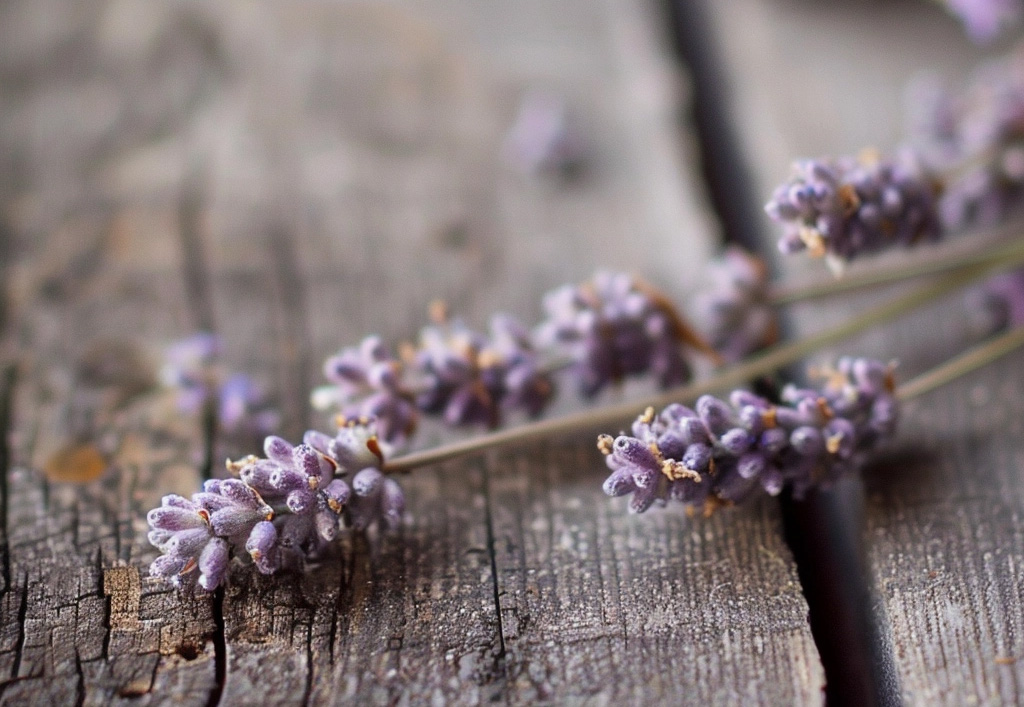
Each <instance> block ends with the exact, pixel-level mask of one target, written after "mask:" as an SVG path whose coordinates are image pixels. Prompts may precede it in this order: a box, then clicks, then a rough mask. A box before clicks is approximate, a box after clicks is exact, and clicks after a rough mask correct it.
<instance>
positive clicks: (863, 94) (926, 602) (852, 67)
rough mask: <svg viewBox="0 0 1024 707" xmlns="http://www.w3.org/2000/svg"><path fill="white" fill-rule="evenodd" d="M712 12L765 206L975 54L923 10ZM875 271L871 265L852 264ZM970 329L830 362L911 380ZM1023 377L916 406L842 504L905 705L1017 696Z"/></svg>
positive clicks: (928, 333)
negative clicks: (791, 176)
mask: <svg viewBox="0 0 1024 707" xmlns="http://www.w3.org/2000/svg"><path fill="white" fill-rule="evenodd" d="M709 6H710V7H713V8H714V11H713V17H714V20H715V26H716V34H717V36H718V37H719V38H720V39H721V42H722V44H721V46H722V48H723V50H724V56H725V57H726V64H727V68H728V71H727V72H726V76H725V79H726V80H727V82H728V84H729V86H730V98H731V101H732V103H733V106H734V107H735V116H736V121H737V126H738V133H739V134H740V135H741V136H742V138H743V140H744V142H745V144H746V148H745V149H746V154H747V156H748V159H749V166H750V168H751V170H752V172H753V174H754V176H755V181H756V182H757V183H758V184H759V185H760V189H761V194H762V195H763V197H764V199H767V198H768V196H769V195H770V193H771V190H772V188H773V187H774V186H775V184H777V183H778V182H780V181H781V180H782V179H783V178H785V176H786V173H787V168H788V167H787V166H788V163H789V162H790V160H792V159H793V158H796V157H810V156H820V155H834V154H841V153H851V152H856V151H857V150H859V149H860V148H862V147H865V146H870V147H879V148H881V149H883V150H884V149H888V148H890V147H892V146H893V145H895V144H896V143H897V142H898V141H899V140H900V139H901V137H902V134H903V133H902V117H903V110H902V108H903V107H902V101H903V96H904V89H905V86H906V84H907V82H908V81H909V80H910V79H911V78H912V77H913V76H915V75H917V74H919V73H923V72H937V73H938V74H939V75H940V76H942V77H945V78H947V79H949V80H950V81H951V82H953V83H954V85H955V82H956V81H958V80H962V79H963V78H964V77H965V76H966V75H967V74H968V73H969V72H970V70H971V68H972V66H973V65H974V63H975V62H976V61H978V60H979V59H980V58H981V57H982V56H983V55H984V52H982V51H981V50H979V49H977V48H974V47H971V46H969V45H968V43H967V41H966V40H965V39H964V38H963V36H962V33H961V30H960V28H959V27H957V26H956V24H955V23H954V22H953V21H952V20H951V19H950V18H948V17H945V16H944V15H943V14H942V13H941V11H940V10H938V9H937V8H936V7H932V6H931V4H929V3H919V4H918V3H870V2H864V3H856V2H850V3H827V4H809V3H798V2H787V1H786V0H775V1H773V2H748V1H746V0H734V1H732V2H722V3H719V2H715V3H711V4H710V5H709ZM740 18H743V20H742V21H741V20H740ZM766 228H767V229H768V232H769V233H772V234H773V235H774V233H775V231H774V230H772V229H771V227H770V226H767V225H766ZM886 257H887V258H894V259H897V260H898V259H899V258H900V257H901V256H898V255H897V256H889V255H887V256H886ZM818 265H820V264H818V263H813V264H808V263H806V262H804V261H803V259H794V260H792V261H789V262H787V263H783V264H781V268H782V270H783V271H784V272H785V273H786V274H787V275H788V276H790V277H799V276H801V275H804V274H806V273H807V272H808V271H809V270H810V269H811V267H816V266H818ZM870 267H871V261H870V259H869V260H866V261H864V262H863V263H855V264H854V265H853V268H870ZM893 291H894V290H892V289H888V290H885V291H881V292H877V293H870V294H868V295H866V296H858V297H856V298H851V297H844V298H842V301H839V302H826V303H823V304H821V305H818V304H815V305H813V306H805V307H799V308H795V309H794V311H793V313H792V314H793V316H792V319H791V322H792V324H793V328H794V331H795V332H801V331H802V332H807V331H811V330H815V329H818V328H821V327H822V326H824V325H826V324H827V322H829V321H833V320H835V319H836V318H839V317H843V316H847V315H848V314H849V313H851V312H853V311H855V310H858V309H861V308H863V307H866V306H869V305H870V304H871V303H872V302H877V301H880V300H882V299H884V298H886V297H889V296H891V293H892V292H893ZM971 322H972V320H971V318H970V316H969V313H968V311H967V305H966V301H965V299H964V297H963V296H962V295H958V296H954V297H949V298H946V299H945V300H944V301H942V302H939V303H936V304H934V305H932V306H929V307H927V308H925V310H923V311H921V312H919V313H917V314H915V315H914V316H912V317H907V318H904V319H902V320H901V321H900V322H898V323H894V324H893V325H891V326H888V327H884V328H881V329H879V330H877V331H874V332H872V333H870V334H868V335H864V336H862V337H859V338H858V339H857V340H855V341H853V342H851V343H850V344H849V345H847V346H844V347H842V349H838V350H836V351H835V352H831V353H833V354H837V353H855V354H870V355H873V356H877V357H882V358H891V359H897V360H899V362H900V367H899V375H900V377H901V378H904V379H906V378H909V377H911V376H913V375H915V374H917V373H920V372H923V371H924V370H927V369H928V368H929V367H930V366H933V365H936V364H938V363H940V362H942V361H943V360H945V359H946V358H948V357H949V356H951V355H953V354H955V353H957V352H959V351H962V350H963V349H964V348H966V347H967V346H968V345H970V344H971V343H973V342H975V341H977V333H976V330H975V329H974V328H972V324H971ZM828 354H829V352H825V353H824V354H823V355H822V356H821V357H818V358H820V359H821V360H825V359H826V357H827V356H828ZM1022 363H1024V355H1022V354H1021V353H1020V352H1018V353H1015V354H1013V355H1011V356H1010V357H1008V358H1007V359H1006V360H1005V361H1002V362H1000V363H998V364H996V365H994V366H991V367H989V368H987V369H985V370H984V371H980V372H977V373H975V374H973V375H971V376H970V377H969V378H967V379H964V380H962V381H960V382H958V383H955V384H953V385H950V386H948V387H947V388H945V389H943V390H941V391H937V392H935V393H932V394H930V395H928V396H926V397H924V398H922V399H920V400H916V401H913V402H911V403H910V404H908V405H907V406H906V410H905V414H904V419H903V424H902V430H901V431H900V433H899V436H898V439H897V441H895V442H894V444H893V446H892V448H891V450H889V451H888V452H886V453H885V454H883V455H882V457H881V458H880V459H879V460H878V462H877V463H876V464H873V465H872V466H871V468H869V469H868V470H866V472H865V478H866V481H865V485H864V489H866V492H865V490H864V489H861V488H852V489H851V488H846V489H845V490H843V491H842V492H841V493H843V494H845V497H846V499H847V503H848V504H850V505H851V507H853V508H862V509H863V518H860V517H858V518H856V519H855V521H854V522H855V523H856V524H857V525H862V527H863V532H864V538H865V553H866V561H867V566H868V568H869V571H870V573H871V575H873V577H874V581H875V587H874V592H875V597H876V599H875V603H876V606H875V619H876V621H877V623H878V626H879V630H880V635H881V640H882V642H883V644H884V646H883V648H884V649H885V650H886V651H888V652H889V653H890V654H891V656H892V658H893V664H894V666H895V671H896V675H895V676H894V677H895V679H896V681H897V682H898V685H899V690H900V695H901V697H902V699H903V700H904V701H905V702H906V703H907V704H914V705H932V704H949V705H962V704H1015V703H1019V702H1020V701H1021V699H1022V696H1021V693H1020V687H1019V685H1020V681H1021V678H1022V677H1024V673H1022V670H1024V668H1022V665H1024V664H1022V663H1021V662H1020V660H1019V657H1020V656H1021V655H1022V648H1021V636H1022V635H1024V623H1022V616H1021V611H1020V606H1021V602H1022V600H1024V594H1022V592H1021V561H1022V558H1021V537H1022V533H1024V526H1022V518H1024V505H1022V499H1021V496H1020V492H1019V489H1020V485H1021V482H1022V478H1021V473H1022V472H1021V469H1022V468H1024V467H1022V464H1021V459H1022V458H1021V450H1022V447H1021V438H1020V433H1019V428H1020V422H1019V409H1020V406H1021V393H1022V392H1024V387H1022V381H1021V377H1020V375H1019V371H1020V370H1021V365H1022ZM862 494H865V495H864V497H863V498H861V495H862Z"/></svg>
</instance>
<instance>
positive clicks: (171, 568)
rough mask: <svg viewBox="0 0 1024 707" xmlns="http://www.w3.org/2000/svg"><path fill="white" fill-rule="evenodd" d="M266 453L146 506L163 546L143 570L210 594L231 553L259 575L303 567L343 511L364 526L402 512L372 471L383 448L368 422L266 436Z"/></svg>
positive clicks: (391, 490) (154, 538)
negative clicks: (296, 436)
mask: <svg viewBox="0 0 1024 707" xmlns="http://www.w3.org/2000/svg"><path fill="white" fill-rule="evenodd" d="M264 454H265V456H264V457H262V458H261V457H256V456H249V457H246V458H244V459H240V460H238V461H234V462H232V461H229V462H228V463H227V468H228V471H230V472H232V473H234V474H237V475H238V478H236V479H224V480H221V479H214V480H211V481H207V482H206V483H205V484H204V486H203V490H202V491H201V492H200V493H197V494H194V495H193V496H192V498H191V500H190V499H186V498H183V497H181V496H166V497H165V498H164V499H163V502H162V503H161V506H160V507H159V508H156V509H154V510H152V511H150V513H149V515H148V516H147V518H148V520H149V525H150V528H151V531H150V533H149V539H150V542H151V543H152V544H153V545H154V546H156V547H157V548H158V549H159V550H160V551H161V552H162V553H163V554H162V555H161V556H160V557H158V558H157V559H156V560H155V561H154V562H153V565H152V567H151V569H150V572H151V574H153V575H154V576H158V577H163V578H165V579H167V580H168V581H170V582H171V583H172V584H174V585H175V586H177V587H180V588H183V589H193V588H197V587H198V588H200V589H203V590H206V591H212V590H213V589H215V588H216V587H217V586H219V585H220V584H221V583H222V582H223V581H224V579H225V577H226V576H227V570H228V567H229V565H230V562H231V558H232V557H233V556H234V557H241V558H248V559H250V560H251V561H252V562H253V563H254V564H255V566H256V568H257V569H258V570H259V571H260V572H262V573H264V574H272V573H274V572H276V571H278V570H280V569H283V568H289V567H302V566H303V564H304V563H305V562H306V561H308V560H311V559H316V558H317V557H319V556H320V555H322V554H323V552H324V551H325V550H326V548H327V546H328V545H329V543H330V542H331V541H332V540H334V538H335V537H336V535H337V533H338V527H339V524H340V522H341V520H342V518H343V517H345V518H347V520H348V522H349V524H350V525H353V526H355V527H365V526H366V525H369V524H370V523H373V522H375V521H377V520H383V521H385V522H393V521H397V520H399V519H400V518H401V516H402V513H403V510H404V497H403V496H402V491H401V489H400V488H399V487H398V484H397V483H396V482H395V481H393V480H392V479H387V478H384V477H383V475H382V474H381V472H380V470H379V468H380V466H381V465H382V464H383V460H384V456H383V455H384V451H383V447H382V446H381V444H380V443H379V442H378V440H377V436H376V427H375V421H373V420H365V421H363V422H361V423H360V422H355V421H353V422H351V423H349V424H347V425H346V426H345V427H344V428H342V429H341V430H340V431H339V432H338V435H337V436H336V437H328V436H327V435H325V434H322V433H319V432H313V431H310V432H307V433H306V435H305V438H304V441H303V443H302V444H297V445H292V444H291V443H289V442H287V441H285V440H284V439H281V438H280V437H276V436H270V437H267V438H266V441H265V442H264ZM355 472H358V473H355ZM347 473H353V474H354V481H353V483H354V486H355V491H356V493H355V497H353V493H352V489H351V488H350V487H349V485H348V484H347V483H346V482H345V481H344V480H343V479H341V478H339V476H341V475H344V474H347ZM350 505H351V506H352V508H351V509H349V506H350Z"/></svg>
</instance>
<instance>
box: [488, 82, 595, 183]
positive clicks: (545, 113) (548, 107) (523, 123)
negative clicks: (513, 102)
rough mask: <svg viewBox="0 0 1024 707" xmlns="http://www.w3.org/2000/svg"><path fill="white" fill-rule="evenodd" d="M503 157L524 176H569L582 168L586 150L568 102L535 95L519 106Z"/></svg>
mask: <svg viewBox="0 0 1024 707" xmlns="http://www.w3.org/2000/svg"><path fill="white" fill-rule="evenodd" d="M502 153H503V156H504V158H505V160H506V161H507V162H508V163H510V164H511V165H512V166H514V167H516V168H517V169H519V170H520V171H522V172H525V173H528V174H536V173H542V172H556V173H561V174H563V175H567V174H571V173H572V172H573V171H574V170H577V169H578V168H579V167H580V166H581V164H582V162H583V158H584V153H585V149H584V145H583V141H582V139H581V137H580V132H579V128H578V126H577V125H575V124H574V122H573V121H571V120H570V117H569V111H568V108H567V106H566V104H565V102H564V101H563V100H561V99H559V98H558V97H556V96H553V95H551V94H547V93H540V92H534V93H529V94H527V95H526V96H525V97H524V98H523V100H522V102H521V103H520V104H519V110H518V112H517V113H516V118H515V122H514V123H513V124H512V127H511V128H510V129H509V131H508V133H507V134H506V136H505V140H504V144H503V146H502Z"/></svg>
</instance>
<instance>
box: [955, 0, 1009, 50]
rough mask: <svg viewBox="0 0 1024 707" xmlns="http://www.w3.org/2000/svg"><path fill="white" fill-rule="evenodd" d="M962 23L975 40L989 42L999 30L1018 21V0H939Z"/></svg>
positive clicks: (980, 42)
mask: <svg viewBox="0 0 1024 707" xmlns="http://www.w3.org/2000/svg"><path fill="white" fill-rule="evenodd" d="M941 2H942V3H943V4H944V5H945V6H946V8H947V9H948V10H949V11H950V12H951V13H952V14H954V15H956V16H957V17H958V18H959V19H960V21H961V22H963V24H964V29H965V30H966V31H967V35H968V36H969V37H970V38H971V39H972V40H973V41H975V42H977V43H979V44H984V43H987V42H991V41H992V40H993V39H995V38H996V36H997V35H998V34H999V32H1000V31H1001V30H1003V29H1005V28H1006V27H1008V26H1010V25H1015V24H1017V23H1018V22H1020V18H1021V4H1020V0H941Z"/></svg>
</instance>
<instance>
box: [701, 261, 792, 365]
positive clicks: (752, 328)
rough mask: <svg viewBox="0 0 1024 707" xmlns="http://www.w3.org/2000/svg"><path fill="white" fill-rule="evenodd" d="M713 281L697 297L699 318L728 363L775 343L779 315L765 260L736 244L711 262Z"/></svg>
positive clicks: (708, 337) (706, 334)
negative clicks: (770, 298)
mask: <svg viewBox="0 0 1024 707" xmlns="http://www.w3.org/2000/svg"><path fill="white" fill-rule="evenodd" d="M710 271H711V282H710V285H709V286H708V287H707V288H706V289H704V290H703V291H702V292H701V293H700V294H699V295H698V297H697V301H696V311H697V317H696V321H698V322H699V323H700V328H701V332H702V333H703V334H704V338H705V339H707V342H708V344H710V345H711V348H713V349H714V350H715V351H716V352H718V354H719V356H721V357H722V359H723V360H724V361H725V362H727V363H734V362H736V361H740V360H741V359H743V358H744V357H745V356H747V355H748V354H750V353H753V352H754V351H757V350H759V349H762V348H764V347H765V346H769V345H771V344H773V343H775V341H776V339H777V337H778V318H777V316H776V314H775V308H774V307H773V306H772V304H771V302H770V301H769V285H770V279H769V272H768V267H767V266H766V265H765V264H764V262H763V261H762V260H761V259H760V258H757V257H756V256H754V255H752V254H750V253H748V252H746V251H745V250H743V249H742V248H739V247H737V246H732V247H730V248H728V249H726V251H725V252H724V253H723V254H722V257H721V258H720V259H718V260H717V261H714V262H712V263H711V267H710Z"/></svg>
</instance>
